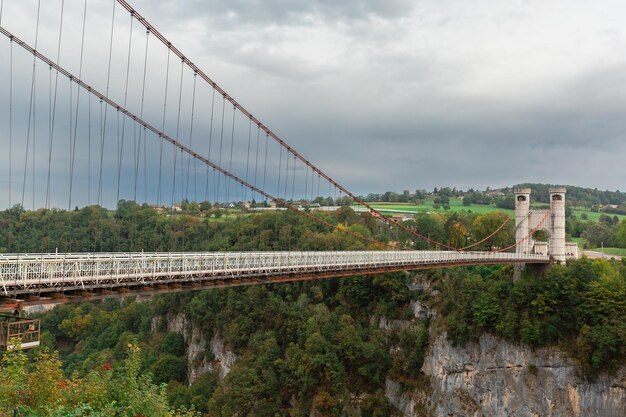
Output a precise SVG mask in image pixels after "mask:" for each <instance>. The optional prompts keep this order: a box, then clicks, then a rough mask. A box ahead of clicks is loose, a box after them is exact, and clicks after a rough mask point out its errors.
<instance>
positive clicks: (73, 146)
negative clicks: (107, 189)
mask: <svg viewBox="0 0 626 417" xmlns="http://www.w3.org/2000/svg"><path fill="white" fill-rule="evenodd" d="M86 20H87V0H85V7H84V10H83V29H82V35H81V41H80V63H79V65H78V78H81V77H82V76H83V51H84V48H85V23H86ZM57 62H58V61H57ZM71 81H72V80H71V79H70V90H71ZM80 91H81V89H80V88H77V89H76V116H75V117H74V137H73V138H72V137H71V135H70V140H71V141H72V144H71V151H70V158H71V162H70V198H69V202H68V205H67V209H68V211H69V210H71V209H72V185H73V182H74V160H75V157H76V134H77V129H78V109H79V107H80ZM70 92H71V91H70Z"/></svg>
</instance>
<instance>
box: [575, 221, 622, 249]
mask: <svg viewBox="0 0 626 417" xmlns="http://www.w3.org/2000/svg"><path fill="white" fill-rule="evenodd" d="M581 236H582V237H583V238H584V239H585V240H586V241H587V242H588V243H589V247H592V248H599V247H600V246H612V245H613V242H614V238H615V232H614V230H613V229H612V228H611V227H609V226H608V225H607V224H606V223H597V224H594V225H593V226H590V227H588V228H587V229H586V230H585V231H584V232H583V233H582V235H581Z"/></svg>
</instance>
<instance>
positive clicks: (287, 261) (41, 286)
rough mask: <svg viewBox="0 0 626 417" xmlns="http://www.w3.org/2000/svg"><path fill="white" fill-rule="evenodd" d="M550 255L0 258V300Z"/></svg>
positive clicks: (258, 254) (437, 253) (261, 254)
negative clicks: (0, 298)
mask: <svg viewBox="0 0 626 417" xmlns="http://www.w3.org/2000/svg"><path fill="white" fill-rule="evenodd" d="M548 261H549V257H548V256H547V255H533V254H530V255H525V254H516V253H492V252H445V251H335V252H198V253H193V252H184V253H152V252H146V253H143V252H139V253H75V254H70V253H68V254H4V255H0V296H2V295H5V296H11V295H18V294H28V293H34V294H36V293H40V292H55V291H62V290H81V289H82V290H90V289H98V288H100V289H106V288H109V287H123V286H138V285H146V286H147V285H158V284H167V283H174V282H179V283H185V282H188V283H192V282H194V281H198V282H200V281H202V282H206V281H210V280H225V279H238V278H254V277H258V278H263V277H272V276H282V275H298V274H316V273H326V274H328V273H332V272H338V273H339V272H342V271H365V270H372V269H384V268H389V269H393V268H394V267H396V268H402V267H407V269H410V268H411V267H419V266H428V265H433V266H436V265H449V264H450V265H454V264H466V263H500V262H501V263H516V262H520V263H546V262H548Z"/></svg>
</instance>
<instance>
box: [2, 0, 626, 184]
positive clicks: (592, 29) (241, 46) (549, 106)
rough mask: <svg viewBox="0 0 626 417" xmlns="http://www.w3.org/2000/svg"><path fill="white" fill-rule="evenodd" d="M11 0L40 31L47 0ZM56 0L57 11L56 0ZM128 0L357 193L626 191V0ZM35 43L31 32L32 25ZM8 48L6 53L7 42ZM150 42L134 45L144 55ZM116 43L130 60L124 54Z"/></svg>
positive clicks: (102, 7) (70, 59)
mask: <svg viewBox="0 0 626 417" xmlns="http://www.w3.org/2000/svg"><path fill="white" fill-rule="evenodd" d="M4 3H5V6H4V7H5V17H4V21H3V22H2V26H6V27H9V26H12V27H13V28H14V30H15V31H16V32H19V31H20V29H21V28H22V27H28V25H26V24H25V23H24V24H23V25H22V24H21V23H20V22H22V20H23V22H27V21H28V20H29V19H31V20H32V19H33V16H34V14H33V10H34V7H35V5H36V2H35V1H17V0H5V2H4ZM29 3H30V4H29ZM45 3H46V4H47V5H49V6H48V7H49V8H50V13H51V16H52V15H54V12H55V10H56V9H58V5H56V9H55V6H54V3H55V1H50V2H45ZM56 3H59V4H60V1H57V2H56ZM130 3H131V4H132V5H133V6H134V7H135V8H136V9H137V10H138V11H139V13H141V14H142V15H143V16H144V17H146V18H147V19H148V21H150V22H151V23H152V24H153V25H154V26H155V27H156V28H157V29H158V30H159V31H161V33H163V34H164V35H165V36H166V37H168V38H169V39H170V40H171V41H172V42H173V44H174V45H176V46H177V47H178V49H180V50H181V51H182V52H183V53H184V54H185V55H186V56H188V57H189V58H190V59H191V60H192V61H193V62H194V63H196V64H197V65H198V66H199V67H200V68H202V69H203V71H204V72H205V73H207V74H208V75H209V76H210V77H212V79H213V80H215V81H216V82H217V83H218V84H219V85H221V86H222V88H224V89H225V90H226V91H227V92H228V93H229V94H230V95H232V96H233V97H235V98H236V99H237V100H238V101H239V102H240V103H241V104H243V105H244V107H246V108H247V109H249V110H250V111H251V112H252V113H253V114H254V115H255V116H257V117H259V119H261V120H262V121H263V122H264V123H265V124H266V125H267V126H268V127H270V128H271V129H272V130H273V131H274V132H276V133H277V134H278V135H279V136H280V137H281V138H283V139H284V140H285V141H286V142H287V143H289V144H290V145H291V146H292V147H294V148H295V149H297V150H298V151H299V152H300V153H302V154H303V155H304V156H305V157H306V158H307V159H309V160H311V161H312V162H314V163H315V164H317V165H318V166H319V167H320V168H322V169H323V170H324V171H325V172H327V173H328V174H329V175H330V176H332V177H333V178H335V179H336V180H338V182H340V183H341V184H343V185H345V186H346V187H347V188H348V189H350V190H351V191H353V192H355V193H358V194H366V193H369V192H384V191H386V190H396V191H402V190H404V189H409V190H415V189H422V188H423V189H432V188H433V187H441V186H450V187H457V188H462V189H467V188H469V187H473V188H478V189H484V188H486V187H487V186H489V187H491V188H496V187H501V186H508V185H514V184H518V183H524V182H541V183H552V184H570V185H579V186H588V187H592V188H594V187H597V188H600V189H612V190H615V189H621V190H623V189H625V188H626V186H625V184H624V178H626V164H625V163H624V155H626V140H625V139H626V117H624V114H623V113H624V112H625V111H626V53H625V51H626V25H624V24H623V19H622V17H623V16H625V15H626V3H624V2H621V1H598V2H589V1H582V0H567V1H565V0H549V1H546V0H543V1H507V2H502V1H494V0H491V1H487V0H477V1H473V2H467V1H462V0H459V1H456V0H447V1H445V2H442V1H409V0H387V1H365V0H344V1H341V2H337V1H332V0H317V1H313V0H311V1H295V0H266V1H255V0H245V1H244V0H232V1H219V0H204V1H200V0H187V1H175V0H135V1H131V2H130ZM66 4H67V7H68V9H67V10H69V11H68V12H67V17H66V19H67V20H66V25H68V26H72V25H73V27H74V28H75V29H77V28H79V27H80V18H81V10H82V5H83V2H82V0H81V1H79V0H67V1H66ZM88 4H89V11H90V16H91V20H90V24H89V25H88V26H89V29H91V32H95V35H93V36H94V41H93V42H94V44H92V46H90V47H89V51H88V52H86V54H92V55H93V54H96V55H97V54H100V55H103V54H105V52H106V51H107V47H108V46H107V43H108V42H107V41H108V36H109V35H108V34H109V29H108V28H107V25H110V13H111V1H109V0H89V2H88ZM9 10H13V12H11V13H12V14H10V12H9ZM117 12H118V19H121V18H120V17H119V16H122V12H121V9H120V8H118V10H117ZM72 19H74V21H73V22H74V23H69V22H72ZM88 19H89V18H88ZM53 20H54V19H52V20H50V23H49V24H48V23H42V29H41V30H42V32H41V33H42V35H41V40H40V42H42V45H45V44H46V42H48V43H49V44H50V47H49V48H48V49H49V55H54V54H55V49H54V46H53V45H54V42H53V40H54V39H56V36H55V33H56V32H55V31H56V30H58V22H56V23H55V22H54V21H53ZM42 22H43V20H42ZM107 22H108V23H107ZM68 30H69V29H68ZM119 33H120V34H121V33H123V31H122V30H120V31H119ZM23 36H24V38H28V39H31V40H32V29H28V31H27V33H25V34H24V35H23ZM120 36H121V35H120ZM69 38H71V36H66V39H68V40H67V41H66V45H68V42H71V41H70V40H69ZM77 38H78V37H74V39H73V41H74V42H76V41H77ZM120 39H121V40H123V39H124V38H123V37H120ZM136 39H137V38H136ZM2 41H3V42H2V43H1V44H0V54H3V56H5V57H6V56H7V51H8V47H7V44H8V41H6V39H2ZM120 44H122V45H123V42H122V43H120ZM93 45H97V46H93ZM139 46H140V42H139V41H137V40H136V41H135V49H137V51H136V52H137V53H138V54H140V48H139ZM42 48H43V46H42ZM117 49H118V48H117V47H116V52H115V53H116V54H118V55H119V56H120V60H121V59H122V57H123V55H124V50H123V49H124V48H119V49H120V51H117ZM79 50H80V48H79V47H78V44H75V45H74V47H65V48H64V50H63V51H62V53H61V61H62V62H66V63H67V65H68V66H70V67H72V68H74V69H75V68H76V64H77V62H78V60H79ZM155 53H156V52H155ZM133 59H134V58H133ZM2 61H5V62H6V60H4V59H3V60H2ZM94 61H95V60H93V59H92V60H91V61H90V62H94ZM139 61H140V59H138V60H135V62H139ZM90 65H91V67H89V66H90ZM159 65H161V66H162V64H159ZM120 67H123V65H121V66H120ZM121 69H123V68H121ZM6 70H7V69H6V65H5V68H4V71H5V74H6ZM105 70H106V65H102V63H100V64H97V65H96V64H93V65H92V64H86V66H85V69H84V73H85V74H86V75H85V76H86V77H88V76H90V77H92V79H93V80H99V82H95V81H94V83H95V84H97V85H100V86H101V89H104V85H105V83H104V82H102V80H103V78H104V76H105V73H106V71H105ZM160 76H161V75H159V77H160ZM150 77H156V78H158V77H157V75H156V73H154V72H153V73H152V74H149V75H148V78H150ZM156 78H155V80H156ZM44 79H45V75H44ZM113 79H117V80H118V81H119V80H122V79H123V70H119V71H118V72H117V73H116V72H115V69H114V71H113ZM26 81H28V78H26ZM154 82H155V83H157V81H154ZM118 84H119V83H118ZM131 84H132V81H131ZM6 88H7V86H6V83H3V85H2V86H1V87H0V92H4V94H5V95H6ZM46 88H48V87H47V84H46ZM155 88H156V87H155ZM119 97H120V100H121V97H122V96H119ZM24 100H25V101H27V100H28V96H27V95H26V96H25V98H24ZM148 106H149V105H148ZM201 108H202V107H201ZM150 111H151V110H150V109H147V110H146V112H150ZM152 111H153V112H154V114H155V115H156V114H158V112H157V109H156V108H155V109H152ZM202 111H204V110H202ZM155 117H156V116H155ZM3 123H6V121H5V122H3ZM3 146H4V145H3ZM22 164H23V162H22ZM18 188H19V187H18Z"/></svg>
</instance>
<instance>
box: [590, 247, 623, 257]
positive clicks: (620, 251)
mask: <svg viewBox="0 0 626 417" xmlns="http://www.w3.org/2000/svg"><path fill="white" fill-rule="evenodd" d="M590 250H593V251H596V252H602V253H606V254H607V255H617V256H626V248H602V249H599V248H596V249H590Z"/></svg>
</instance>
